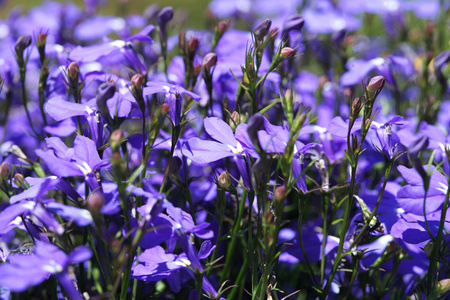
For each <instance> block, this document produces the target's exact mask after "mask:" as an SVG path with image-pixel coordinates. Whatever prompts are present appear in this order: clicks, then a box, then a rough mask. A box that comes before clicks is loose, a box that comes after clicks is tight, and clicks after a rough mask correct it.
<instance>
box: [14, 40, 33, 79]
mask: <svg viewBox="0 0 450 300" xmlns="http://www.w3.org/2000/svg"><path fill="white" fill-rule="evenodd" d="M30 44H31V36H29V35H21V36H20V37H19V38H18V39H17V42H16V45H15V47H14V49H15V51H16V60H17V65H18V66H19V68H20V71H21V76H24V69H25V62H24V60H23V51H25V49H26V48H27V47H28V46H30Z"/></svg>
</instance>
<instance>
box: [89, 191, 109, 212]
mask: <svg viewBox="0 0 450 300" xmlns="http://www.w3.org/2000/svg"><path fill="white" fill-rule="evenodd" d="M104 204H105V197H104V196H103V193H101V192H94V193H93V194H92V195H91V197H89V201H88V209H89V211H90V212H91V213H93V214H98V213H99V212H100V210H101V209H102V207H103V205H104Z"/></svg>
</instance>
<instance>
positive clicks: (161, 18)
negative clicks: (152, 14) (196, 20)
mask: <svg viewBox="0 0 450 300" xmlns="http://www.w3.org/2000/svg"><path fill="white" fill-rule="evenodd" d="M172 18H173V7H171V6H166V7H164V8H163V9H161V10H160V11H159V13H158V14H157V15H156V22H157V23H158V26H159V27H160V28H163V27H165V26H166V24H167V22H169V21H170V20H172Z"/></svg>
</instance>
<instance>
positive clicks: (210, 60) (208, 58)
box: [202, 52, 217, 70]
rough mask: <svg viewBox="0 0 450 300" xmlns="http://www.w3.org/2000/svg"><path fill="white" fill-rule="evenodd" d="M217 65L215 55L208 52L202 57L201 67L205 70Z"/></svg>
mask: <svg viewBox="0 0 450 300" xmlns="http://www.w3.org/2000/svg"><path fill="white" fill-rule="evenodd" d="M216 63H217V54H216V53H213V52H210V53H208V54H206V55H205V57H203V63H202V65H203V67H205V68H206V69H207V70H209V69H211V68H212V67H213V66H215V65H216Z"/></svg>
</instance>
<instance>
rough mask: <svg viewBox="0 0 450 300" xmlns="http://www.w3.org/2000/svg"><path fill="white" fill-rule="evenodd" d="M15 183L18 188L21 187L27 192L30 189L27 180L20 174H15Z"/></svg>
mask: <svg viewBox="0 0 450 300" xmlns="http://www.w3.org/2000/svg"><path fill="white" fill-rule="evenodd" d="M14 183H15V184H16V185H17V186H18V187H20V188H22V189H24V190H26V189H27V188H28V186H27V183H26V182H25V179H24V178H23V175H22V174H20V173H16V174H14Z"/></svg>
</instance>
